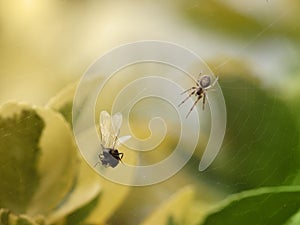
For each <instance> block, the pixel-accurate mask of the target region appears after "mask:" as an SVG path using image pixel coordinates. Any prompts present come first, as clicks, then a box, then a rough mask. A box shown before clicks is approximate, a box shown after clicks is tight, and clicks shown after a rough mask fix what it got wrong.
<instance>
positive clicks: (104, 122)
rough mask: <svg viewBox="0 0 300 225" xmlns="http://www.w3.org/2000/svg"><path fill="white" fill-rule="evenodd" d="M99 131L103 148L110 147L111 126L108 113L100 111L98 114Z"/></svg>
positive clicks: (111, 141)
mask: <svg viewBox="0 0 300 225" xmlns="http://www.w3.org/2000/svg"><path fill="white" fill-rule="evenodd" d="M100 131H101V144H102V146H103V147H105V148H109V147H112V143H113V140H111V139H112V138H113V131H112V124H111V116H110V115H109V113H108V112H106V111H102V112H101V113H100Z"/></svg>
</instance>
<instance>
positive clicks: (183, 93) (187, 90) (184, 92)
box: [180, 87, 197, 95]
mask: <svg viewBox="0 0 300 225" xmlns="http://www.w3.org/2000/svg"><path fill="white" fill-rule="evenodd" d="M193 89H197V87H191V88H189V89H187V90H185V91H184V92H181V93H180V94H181V95H183V94H184V93H186V92H188V91H190V90H193Z"/></svg>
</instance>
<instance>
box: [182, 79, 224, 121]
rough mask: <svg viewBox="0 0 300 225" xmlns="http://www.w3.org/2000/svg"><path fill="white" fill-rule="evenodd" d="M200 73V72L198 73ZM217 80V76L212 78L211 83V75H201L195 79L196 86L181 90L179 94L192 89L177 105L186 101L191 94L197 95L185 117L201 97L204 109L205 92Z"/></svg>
mask: <svg viewBox="0 0 300 225" xmlns="http://www.w3.org/2000/svg"><path fill="white" fill-rule="evenodd" d="M200 75H201V74H200ZM217 81H218V77H217V78H216V79H215V80H214V82H213V83H211V77H210V76H209V75H202V76H201V77H200V78H199V79H198V80H197V81H196V86H194V87H191V88H189V89H187V90H185V91H184V92H182V93H181V94H184V93H186V92H189V91H192V92H190V93H189V95H188V96H187V97H186V98H185V99H184V100H183V101H182V102H181V103H180V104H179V105H178V107H179V106H181V105H182V104H183V103H185V102H186V100H188V99H189V98H190V97H191V96H192V95H193V94H195V96H197V99H196V101H195V102H194V104H193V106H192V107H191V109H190V111H189V112H188V114H187V115H186V117H185V118H187V117H188V116H189V115H190V113H191V112H192V110H193V109H194V107H195V106H196V104H197V103H198V101H199V100H200V99H201V98H202V99H203V103H202V109H203V110H204V106H205V99H206V92H207V90H209V89H210V88H212V87H213V86H214V85H215V84H216V83H217Z"/></svg>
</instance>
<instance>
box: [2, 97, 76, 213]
mask: <svg viewBox="0 0 300 225" xmlns="http://www.w3.org/2000/svg"><path fill="white" fill-rule="evenodd" d="M0 115H1V119H0V121H1V126H0V132H1V134H0V138H1V142H0V143H1V146H0V151H1V167H0V174H1V178H2V180H1V183H0V196H1V197H0V207H3V208H9V209H10V210H12V211H13V212H14V213H16V214H21V213H26V214H28V215H33V216H34V215H38V214H44V215H46V214H47V213H49V212H50V211H51V210H53V209H54V208H55V207H57V206H58V205H59V204H60V202H61V201H62V199H63V198H64V197H65V196H66V195H67V194H68V192H69V191H70V189H71V187H72V184H73V182H74V179H75V175H76V162H77V155H76V148H75V145H74V140H73V136H72V132H71V130H70V127H69V126H68V125H67V123H66V122H65V120H64V119H63V118H62V117H61V116H60V115H59V114H58V113H56V112H54V111H52V110H49V109H43V108H38V107H32V106H30V105H26V104H19V103H15V102H10V103H6V104H4V105H2V107H1V109H0ZM58 159H59V160H58Z"/></svg>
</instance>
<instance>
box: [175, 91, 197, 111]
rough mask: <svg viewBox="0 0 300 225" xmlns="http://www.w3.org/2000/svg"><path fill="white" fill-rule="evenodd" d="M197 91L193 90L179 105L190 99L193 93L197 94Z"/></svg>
mask: <svg viewBox="0 0 300 225" xmlns="http://www.w3.org/2000/svg"><path fill="white" fill-rule="evenodd" d="M195 92H196V90H195V91H193V92H191V93H190V94H189V95H188V96H187V97H186V98H185V99H184V100H183V101H182V102H180V104H179V105H178V107H179V106H181V105H182V104H183V103H185V102H186V100H188V99H189V98H190V97H191V96H192V95H193V94H195Z"/></svg>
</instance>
